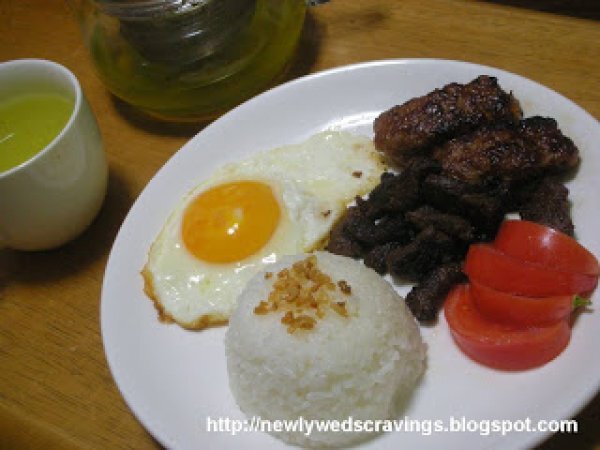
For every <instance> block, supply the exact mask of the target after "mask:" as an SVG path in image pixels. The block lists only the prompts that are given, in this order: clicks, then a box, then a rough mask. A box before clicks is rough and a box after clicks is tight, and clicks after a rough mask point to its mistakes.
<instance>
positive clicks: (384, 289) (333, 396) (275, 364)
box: [225, 252, 426, 447]
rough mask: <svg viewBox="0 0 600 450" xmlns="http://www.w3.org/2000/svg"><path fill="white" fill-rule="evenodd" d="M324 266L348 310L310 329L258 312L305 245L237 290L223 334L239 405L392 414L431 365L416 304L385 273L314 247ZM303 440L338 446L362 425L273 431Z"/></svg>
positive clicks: (290, 413)
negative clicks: (342, 286)
mask: <svg viewBox="0 0 600 450" xmlns="http://www.w3.org/2000/svg"><path fill="white" fill-rule="evenodd" d="M315 255H316V257H317V261H318V262H317V264H318V268H319V269H320V270H321V271H322V272H325V273H326V274H328V275H329V276H330V277H331V278H332V279H333V281H334V282H336V283H337V281H339V280H345V281H346V282H347V283H348V284H349V285H350V287H351V294H350V295H345V294H343V293H342V292H341V291H340V290H337V289H336V291H335V292H336V295H338V296H339V301H345V302H347V303H346V305H347V310H348V312H349V314H350V315H349V317H342V316H340V315H338V314H336V313H334V312H330V313H329V314H327V315H326V316H325V317H324V318H323V319H321V320H319V321H318V322H317V323H316V325H315V327H314V329H312V330H298V331H296V332H294V333H292V334H290V333H289V332H288V331H287V328H286V326H285V325H283V324H282V323H281V316H282V314H277V313H269V314H266V315H258V314H255V313H254V308H255V307H256V306H257V305H258V304H259V303H260V301H261V300H266V299H267V297H268V295H269V293H270V292H271V290H272V285H273V282H274V281H275V279H276V274H277V272H279V270H281V269H282V268H283V267H290V266H291V265H292V264H293V263H294V262H296V261H299V260H302V259H304V258H306V257H307V255H295V256H290V257H286V258H283V259H282V260H281V262H280V263H277V264H276V265H273V266H270V267H269V271H270V272H273V273H274V276H272V277H271V278H269V279H265V275H264V273H260V274H257V275H256V276H255V277H254V278H253V279H252V280H251V281H250V282H249V283H248V285H247V286H246V288H245V290H244V291H243V292H242V294H241V295H240V297H239V302H238V307H237V309H236V311H235V312H234V314H233V315H232V317H231V319H230V322H229V329H228V331H227V334H226V338H225V347H226V353H227V368H228V372H229V384H230V387H231V390H232V392H233V395H234V397H235V399H236V401H237V403H238V405H239V407H240V409H241V410H242V411H243V412H244V413H245V414H246V415H247V416H248V417H252V416H259V417H260V418H262V419H267V420H277V419H297V418H299V417H303V418H304V419H309V420H310V419H336V420H339V421H344V420H346V421H348V419H349V418H350V417H352V419H353V420H354V421H356V419H361V420H365V419H390V418H395V417H398V415H399V413H400V411H399V407H400V405H401V401H400V399H406V398H408V397H410V394H411V393H412V391H413V389H414V388H415V386H416V384H417V382H418V380H419V378H420V376H421V375H422V373H423V371H424V369H425V353H426V351H425V344H424V343H423V341H422V339H421V335H420V332H419V327H418V325H417V324H416V322H415V320H414V318H413V316H412V314H411V313H410V311H409V310H408V308H407V307H406V305H405V303H404V300H403V299H402V297H400V296H399V295H398V294H397V293H396V292H395V291H394V289H393V288H392V287H391V286H390V285H389V283H388V282H387V281H385V280H384V279H383V278H381V277H380V276H379V275H378V274H377V273H376V272H374V271H373V270H371V269H369V268H367V267H365V266H364V265H363V264H361V263H360V262H357V261H354V260H352V259H350V258H345V257H341V256H337V255H332V254H330V253H326V252H316V253H315ZM272 434H274V435H276V436H277V437H279V438H281V439H282V440H284V441H285V442H287V443H290V444H294V445H300V446H305V447H317V446H319V447H323V446H329V447H340V446H345V445H349V444H353V443H356V442H358V441H362V440H364V439H365V438H367V437H368V435H366V434H365V433H351V432H331V431H330V432H315V431H313V432H312V434H311V435H310V436H306V435H305V434H304V433H301V432H291V431H289V432H285V431H284V432H281V433H277V432H272Z"/></svg>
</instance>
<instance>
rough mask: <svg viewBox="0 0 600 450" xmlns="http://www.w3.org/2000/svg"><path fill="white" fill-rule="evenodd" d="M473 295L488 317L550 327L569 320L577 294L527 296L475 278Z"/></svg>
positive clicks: (497, 320)
mask: <svg viewBox="0 0 600 450" xmlns="http://www.w3.org/2000/svg"><path fill="white" fill-rule="evenodd" d="M471 296H472V297H473V302H474V304H475V307H476V308H477V311H478V312H479V313H480V314H481V315H482V316H483V317H485V318H486V319H487V320H491V321H494V322H500V323H505V324H509V325H510V324H512V325H516V326H521V327H530V326H548V325H552V324H554V323H557V322H560V321H561V320H568V318H569V315H570V314H571V311H572V310H573V297H574V296H573V295H559V296H553V297H524V296H520V295H514V294H509V293H507V292H501V291H497V290H496V289H492V288H490V287H487V286H484V285H482V284H480V283H477V282H476V281H471Z"/></svg>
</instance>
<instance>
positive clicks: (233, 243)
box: [142, 132, 385, 329]
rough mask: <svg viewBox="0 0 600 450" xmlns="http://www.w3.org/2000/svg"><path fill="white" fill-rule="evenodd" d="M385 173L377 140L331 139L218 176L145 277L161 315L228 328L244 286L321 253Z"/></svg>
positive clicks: (322, 136)
mask: <svg viewBox="0 0 600 450" xmlns="http://www.w3.org/2000/svg"><path fill="white" fill-rule="evenodd" d="M384 170H385V166H384V164H383V163H382V161H381V157H380V156H379V154H378V153H377V151H376V150H375V148H374V147H373V144H372V142H371V140H369V139H367V138H365V137H361V136H355V135H352V134H349V133H346V132H323V133H319V134H316V135H314V136H312V137H311V138H309V139H308V140H306V141H305V142H302V143H299V144H294V145H288V146H284V147H280V148H276V149H272V150H268V151H264V152H259V153H256V154H254V155H252V156H250V157H248V158H247V159H244V160H242V161H239V162H235V163H231V164H228V165H226V166H223V167H220V168H218V169H217V170H216V171H215V172H214V173H213V174H212V175H211V176H210V177H209V178H208V179H206V180H205V181H204V182H202V183H201V184H199V185H198V186H196V187H195V188H194V189H193V190H192V191H191V192H190V193H189V194H188V195H187V196H186V197H185V198H184V199H182V201H181V202H180V203H179V204H178V205H177V206H176V207H175V209H174V211H173V212H172V213H171V215H170V216H169V218H168V219H167V221H166V223H165V225H164V227H163V229H162V230H161V232H160V233H159V235H158V237H157V238H156V240H155V241H154V243H153V244H152V247H151V249H150V251H149V254H148V261H147V263H146V265H145V267H144V269H143V270H142V275H143V277H144V282H145V287H144V290H145V292H146V293H147V294H148V296H149V297H150V298H151V299H152V300H153V301H154V304H155V306H156V308H157V309H158V311H159V316H160V318H161V319H163V320H165V321H175V322H177V323H178V324H179V325H181V326H183V327H185V328H192V329H200V328H204V327H207V326H211V325H218V324H222V323H225V322H226V321H227V320H228V318H229V316H230V314H231V313H232V312H233V310H234V309H235V306H236V301H237V297H238V295H239V294H240V292H241V291H242V289H243V288H244V286H245V284H246V282H247V281H248V280H249V279H250V278H251V277H252V276H253V275H254V274H256V273H257V272H259V271H261V270H265V266H267V265H269V264H272V263H275V262H277V261H278V260H279V259H280V258H281V257H282V256H284V255H293V254H297V253H304V252H310V251H312V250H315V249H318V248H320V247H322V246H323V244H324V243H325V242H326V240H327V237H328V235H329V231H330V230H331V228H332V226H333V225H334V224H335V222H336V221H337V220H338V219H339V218H340V217H341V215H342V214H343V212H344V211H345V209H346V206H347V204H348V203H349V202H351V201H352V200H353V199H354V198H355V197H356V196H357V195H364V194H366V193H367V192H369V191H371V190H372V189H373V188H374V187H375V186H376V185H377V184H378V182H379V177H380V175H381V173H382V172H383V171H384Z"/></svg>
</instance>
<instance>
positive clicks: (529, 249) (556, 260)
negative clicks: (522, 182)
mask: <svg viewBox="0 0 600 450" xmlns="http://www.w3.org/2000/svg"><path fill="white" fill-rule="evenodd" d="M494 247H495V248H497V249H498V250H500V251H502V252H504V253H506V254H507V255H510V256H512V257H514V258H518V259H522V260H524V261H528V262H530V263H534V264H539V265H542V266H544V267H546V268H548V269H554V270H561V271H566V272H579V273H585V274H588V275H595V276H598V275H599V274H600V265H599V264H598V260H597V259H596V257H595V256H594V255H593V254H592V253H590V252H589V250H587V249H586V248H585V247H583V246H582V245H581V244H579V242H577V241H576V240H575V239H573V238H572V237H570V236H567V235H566V234H564V233H561V232H559V231H556V230H554V229H552V228H549V227H546V226H544V225H540V224H537V223H534V222H529V221H527V220H506V221H504V222H503V223H502V225H501V226H500V229H499V230H498V234H497V235H496V240H495V241H494Z"/></svg>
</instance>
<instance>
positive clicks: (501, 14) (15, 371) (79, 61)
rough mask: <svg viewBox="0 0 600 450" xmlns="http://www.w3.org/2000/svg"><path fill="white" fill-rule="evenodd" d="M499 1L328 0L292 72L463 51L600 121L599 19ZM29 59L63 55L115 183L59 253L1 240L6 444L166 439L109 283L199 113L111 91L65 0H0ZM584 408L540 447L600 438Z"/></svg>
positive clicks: (11, 47) (5, 34) (8, 52)
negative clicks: (108, 335) (113, 258)
mask: <svg viewBox="0 0 600 450" xmlns="http://www.w3.org/2000/svg"><path fill="white" fill-rule="evenodd" d="M499 3H501V2H493V3H492V2H471V1H450V0H430V1H421V0H403V1H400V0H368V1H351V0H333V1H331V3H329V4H326V5H323V6H320V7H318V8H314V9H313V10H311V12H310V14H309V16H308V18H307V21H306V25H305V29H304V33H303V36H302V40H301V43H300V47H299V51H298V54H297V56H296V59H295V62H294V64H293V66H292V68H291V70H290V74H289V76H288V77H289V78H293V77H297V76H301V75H304V74H307V73H312V72H315V71H319V70H322V69H327V68H331V67H336V66H340V65H344V64H349V63H355V62H360V61H367V60H375V59H384V58H404V57H407V58H421V57H425V58H446V59H458V60H466V61H472V62H476V63H481V64H487V65H492V66H496V67H500V68H502V69H505V70H509V71H512V72H516V73H518V74H521V75H523V76H525V77H528V78H531V79H534V80H536V81H538V82H540V83H542V84H545V85H546V86H549V87H550V88H552V89H554V90H556V91H558V92H560V93H561V94H563V95H565V96H566V97H568V98H570V99H572V100H574V101H575V102H577V103H578V104H579V105H581V106H582V107H583V108H585V109H586V110H587V111H589V112H590V113H591V114H592V115H593V116H595V117H596V118H599V117H600V83H599V82H600V26H599V24H598V22H595V21H593V20H590V19H585V18H576V17H574V16H576V15H577V14H570V15H566V14H565V15H559V14H552V13H547V12H540V11H538V10H533V9H525V8H520V7H515V6H512V5H511V6H507V5H502V4H499ZM514 3H516V2H515V1H512V2H511V4H514ZM538 3H539V2H538ZM562 3H565V2H562ZM567 3H568V2H567ZM589 5H597V2H590V3H589V4H588V6H587V7H589ZM592 8H594V7H593V6H592ZM596 8H597V6H596ZM595 11H596V12H597V10H595ZM561 12H564V11H561ZM583 15H584V16H585V14H583ZM25 57H35V58H47V59H51V60H54V61H57V62H59V63H61V64H63V65H65V66H67V67H69V68H70V69H71V70H72V71H73V72H74V73H75V74H76V76H77V77H78V78H79V80H80V81H81V84H82V85H83V89H84V91H85V93H86V95H87V97H88V99H89V101H90V104H91V106H92V109H93V110H94V112H95V114H96V116H97V118H98V122H99V125H100V129H101V131H102V135H103V138H104V143H105V148H106V152H107V154H108V157H109V163H110V183H109V189H108V196H107V198H106V202H105V204H104V207H103V209H102V211H101V212H100V215H99V216H98V218H97V219H96V220H95V222H94V223H93V224H92V226H91V227H90V228H89V229H88V230H87V231H86V232H85V233H84V234H83V235H82V236H81V237H79V238H78V239H76V240H75V241H74V242H72V243H70V244H68V245H66V246H65V247H63V248H61V249H59V250H55V251H50V252H38V253H20V252H15V251H9V250H0V448H41V447H44V448H61V449H68V448H135V449H143V448H155V447H158V446H159V445H158V444H157V443H156V442H155V441H154V440H153V439H152V437H151V436H150V435H149V434H148V433H147V432H146V431H145V430H144V429H143V428H142V426H141V425H140V424H139V423H138V422H137V421H136V419H135V417H134V416H133V415H132V413H131V412H130V411H129V409H128V408H127V406H126V405H125V403H124V401H123V400H122V398H121V396H120V394H119V392H118V390H117V388H116V386H115V384H114V382H113V380H112V378H111V375H110V372H109V370H108V367H107V364H106V360H105V357H104V353H103V348H102V342H101V337H100V328H99V306H100V305H99V301H100V288H101V283H102V277H103V273H104V268H105V264H106V261H107V257H108V254H109V251H110V248H111V245H112V242H113V240H114V238H115V235H116V233H117V230H118V228H119V225H120V223H121V222H122V220H123V219H124V217H125V215H126V214H127V211H128V209H129V208H130V206H131V204H132V202H133V201H134V200H135V198H136V197H137V196H138V195H139V193H140V192H141V191H142V189H143V188H144V186H145V185H146V184H147V183H148V181H149V180H150V179H151V177H152V176H153V175H154V174H155V172H156V171H157V170H158V169H159V168H160V167H161V166H162V165H163V164H164V163H165V162H166V161H167V160H168V159H169V158H170V157H171V155H173V154H174V153H175V152H176V151H177V149H179V148H180V147H181V146H182V145H183V144H184V143H185V142H186V141H187V140H189V139H190V138H191V137H192V136H193V135H194V134H195V133H196V132H198V131H199V130H201V129H202V127H203V126H204V124H197V125H173V124H162V123H159V122H156V121H153V120H150V119H147V118H144V117H142V116H140V115H139V114H137V113H136V112H135V111H134V110H132V109H131V108H129V107H127V106H125V105H123V104H122V103H120V102H119V101H116V100H115V99H114V98H113V97H112V96H111V95H110V94H109V93H108V92H107V91H106V90H105V89H104V87H103V86H102V84H101V83H100V81H99V79H98V78H97V77H96V75H95V74H94V70H93V67H92V65H91V62H90V59H89V57H88V54H87V51H86V49H85V47H84V46H83V44H82V39H81V36H80V32H79V27H78V24H77V22H76V20H75V18H74V16H73V15H72V14H71V11H70V10H69V8H68V6H67V4H66V3H65V2H63V1H60V0H0V61H6V60H10V59H16V58H25ZM0 201H1V199H0ZM590 356H592V355H590ZM594 357H597V355H594ZM582 370H585V368H582ZM577 418H578V419H579V421H580V433H578V434H577V435H560V436H555V437H553V438H551V439H550V440H548V441H547V442H545V443H544V444H543V445H542V447H544V448H592V447H596V448H598V445H599V444H600V428H599V427H598V424H599V423H600V398H599V397H596V399H594V400H593V401H592V402H591V403H590V405H589V406H588V407H587V408H586V409H584V411H583V412H582V413H581V414H580V415H579V416H578V417H577Z"/></svg>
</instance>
